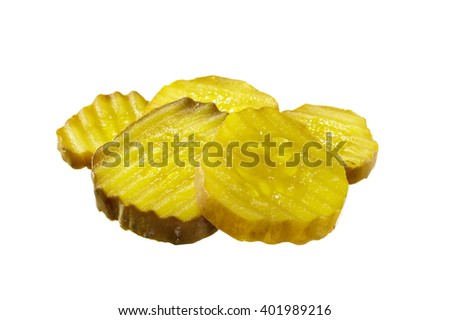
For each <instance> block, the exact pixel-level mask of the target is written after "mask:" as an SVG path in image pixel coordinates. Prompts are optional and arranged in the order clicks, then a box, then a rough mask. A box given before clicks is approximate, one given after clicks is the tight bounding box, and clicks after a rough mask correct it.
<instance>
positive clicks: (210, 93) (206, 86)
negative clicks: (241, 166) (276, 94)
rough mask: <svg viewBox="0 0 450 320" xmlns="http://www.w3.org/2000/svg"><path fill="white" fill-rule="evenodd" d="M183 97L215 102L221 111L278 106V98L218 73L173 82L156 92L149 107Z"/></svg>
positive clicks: (276, 107) (275, 107)
mask: <svg viewBox="0 0 450 320" xmlns="http://www.w3.org/2000/svg"><path fill="white" fill-rule="evenodd" d="M183 97H190V98H192V99H194V100H196V101H200V102H212V103H215V104H216V106H217V108H218V109H219V110H221V111H225V112H237V111H240V110H243V109H246V108H255V109H259V108H263V107H269V108H274V109H278V103H277V101H276V100H275V99H274V98H272V97H271V96H270V95H268V94H267V93H264V92H261V91H259V90H257V89H256V88H254V87H252V86H251V85H250V84H248V83H247V82H245V81H241V80H234V79H228V78H222V77H218V76H208V77H202V78H196V79H192V80H177V81H175V82H172V83H171V84H169V85H167V86H164V87H163V88H162V89H161V90H160V91H159V92H158V93H157V94H156V96H155V97H154V98H153V100H152V101H151V102H150V107H151V108H153V109H154V108H158V107H160V106H163V105H165V104H167V103H169V102H172V101H175V100H178V99H181V98H183Z"/></svg>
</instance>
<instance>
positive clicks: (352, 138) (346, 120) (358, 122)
mask: <svg viewBox="0 0 450 320" xmlns="http://www.w3.org/2000/svg"><path fill="white" fill-rule="evenodd" d="M283 113H284V114H286V115H288V116H290V117H292V118H293V119H294V120H296V121H299V122H301V123H303V124H305V125H306V126H308V128H309V130H310V131H311V133H312V134H313V135H314V136H315V138H316V139H318V140H319V141H321V142H322V143H323V144H324V145H325V144H326V138H325V137H326V133H327V132H331V133H332V134H333V145H337V144H338V143H340V142H341V141H346V143H345V144H344V145H343V147H342V149H341V150H340V151H339V152H338V153H339V155H340V156H341V157H342V160H344V162H345V164H346V165H345V170H346V174H347V179H348V182H349V183H350V184H354V183H357V182H359V181H361V180H363V179H366V178H367V177H368V176H369V174H370V172H371V171H372V169H373V168H374V167H375V164H376V161H377V156H378V143H377V142H376V141H375V140H374V139H373V137H372V133H371V132H370V129H369V128H368V127H367V122H366V119H364V118H363V117H361V116H360V115H358V114H356V113H355V112H353V111H351V110H345V109H340V108H336V107H330V106H320V105H311V104H305V105H302V106H300V107H299V108H297V109H295V110H292V111H291V110H287V111H284V112H283Z"/></svg>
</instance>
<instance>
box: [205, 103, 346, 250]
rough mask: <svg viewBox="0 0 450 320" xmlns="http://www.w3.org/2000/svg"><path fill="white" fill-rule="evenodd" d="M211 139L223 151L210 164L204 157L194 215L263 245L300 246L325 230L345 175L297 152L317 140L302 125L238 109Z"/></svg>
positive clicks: (342, 194) (341, 196)
mask: <svg viewBox="0 0 450 320" xmlns="http://www.w3.org/2000/svg"><path fill="white" fill-rule="evenodd" d="M267 137H268V138H267ZM266 139H268V140H267V141H268V143H265V145H266V146H265V147H263V144H262V143H263V141H265V140H266ZM214 141H215V142H217V143H219V144H220V145H222V146H223V147H224V148H225V150H226V152H224V153H223V154H222V156H221V157H218V158H215V160H219V162H216V163H215V164H214V165H209V164H211V163H214V161H210V162H209V161H206V159H205V156H204V159H203V163H202V166H201V168H200V169H199V170H197V172H196V194H197V202H198V204H199V207H200V210H201V212H202V214H203V215H204V216H205V217H206V218H207V219H208V220H209V221H210V222H211V223H212V224H213V225H215V226H216V227H217V228H218V229H220V230H222V231H224V232H225V233H227V234H229V235H230V236H232V237H233V238H236V239H238V240H244V241H263V242H266V243H271V244H272V243H279V242H292V243H296V244H304V243H306V242H308V241H310V240H317V239H321V238H323V237H324V236H326V235H327V234H328V233H329V232H331V231H332V230H333V228H334V226H335V224H336V220H337V218H338V216H339V214H340V212H341V209H342V207H343V205H344V202H345V198H346V195H347V189H348V182H347V179H346V176H345V170H344V168H343V167H342V166H341V165H339V164H337V163H336V162H331V164H330V165H328V166H327V165H326V162H325V159H324V155H323V154H322V153H319V150H318V149H314V148H309V149H308V148H306V147H305V146H308V145H309V144H311V143H313V144H317V143H318V142H317V141H315V140H314V138H313V137H312V136H311V135H310V133H309V131H308V129H307V128H306V127H305V126H304V125H302V124H301V123H299V122H297V121H295V120H293V119H292V118H290V117H288V116H286V115H284V114H282V113H280V112H278V111H276V110H274V109H270V108H263V109H259V110H255V109H246V110H243V111H241V112H238V113H232V114H230V115H229V116H228V117H227V119H226V120H225V121H224V122H223V124H222V126H221V127H220V129H219V131H218V132H217V134H216V136H215V138H214ZM236 144H239V146H240V147H230V146H236ZM269 144H275V146H273V147H271V148H269V149H268V148H267V145H269ZM282 145H284V146H286V147H281V146H282ZM305 148H306V150H309V152H308V156H306V155H305V153H304V152H303V150H304V149H305ZM281 149H283V150H281ZM303 155H305V156H303ZM298 156H301V157H298ZM257 159H259V160H257ZM299 159H300V161H299ZM317 161H322V164H321V165H318V162H317Z"/></svg>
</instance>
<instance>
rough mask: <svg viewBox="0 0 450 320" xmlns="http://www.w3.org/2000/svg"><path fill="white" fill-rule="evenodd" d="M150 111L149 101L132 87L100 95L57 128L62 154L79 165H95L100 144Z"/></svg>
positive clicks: (69, 162)
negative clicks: (127, 91) (93, 159)
mask: <svg viewBox="0 0 450 320" xmlns="http://www.w3.org/2000/svg"><path fill="white" fill-rule="evenodd" d="M147 111H148V101H146V100H145V99H144V98H143V97H142V96H141V95H140V94H139V93H137V92H135V91H132V92H130V93H129V94H127V95H123V94H121V93H120V92H115V93H113V94H109V95H103V94H101V95H98V96H97V97H96V98H95V100H94V102H93V103H92V104H91V105H89V106H87V107H84V108H83V109H81V110H80V112H78V113H77V114H76V115H74V116H73V117H71V118H70V119H69V120H67V122H66V123H65V125H64V126H63V127H61V128H59V129H58V130H57V132H56V134H57V136H58V150H59V151H60V152H61V156H62V158H63V159H64V161H66V162H67V163H68V164H69V165H70V166H72V167H73V168H75V169H80V168H83V167H88V168H90V167H91V161H92V156H93V154H94V153H95V151H96V150H97V148H98V147H100V146H101V145H103V144H104V143H106V142H108V141H111V140H112V139H114V137H115V136H116V135H118V134H119V133H120V132H121V131H122V130H123V129H125V128H126V127H127V126H128V125H129V124H130V123H132V122H134V121H136V120H137V119H139V118H140V117H142V116H143V115H144V114H145V113H147Z"/></svg>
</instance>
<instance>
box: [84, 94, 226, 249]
mask: <svg viewBox="0 0 450 320" xmlns="http://www.w3.org/2000/svg"><path fill="white" fill-rule="evenodd" d="M226 116H227V114H226V113H222V112H220V111H219V110H217V108H216V106H215V105H214V104H212V103H207V104H204V103H199V102H195V101H193V100H192V99H190V98H183V99H181V100H178V101H176V102H173V103H170V104H168V105H165V106H163V107H161V108H158V109H155V110H153V111H151V112H150V113H149V114H147V115H146V116H144V117H143V118H141V119H140V120H138V121H136V122H135V123H133V124H132V125H130V126H129V127H128V128H126V129H125V130H124V132H122V133H121V134H119V135H118V136H117V137H116V138H115V139H114V141H113V142H112V143H109V144H105V145H104V146H102V147H100V148H99V149H98V150H97V152H96V153H95V155H94V159H93V164H94V165H93V169H92V173H93V181H94V185H95V194H96V199H97V207H98V209H99V210H100V211H103V212H104V213H105V214H106V216H107V217H108V218H110V219H111V220H119V223H120V225H121V226H122V228H124V229H126V230H127V229H129V230H131V231H133V232H135V233H137V234H138V235H140V236H143V237H146V238H151V239H155V240H159V241H166V242H171V243H173V244H184V243H192V242H195V241H198V240H200V239H202V238H205V237H207V236H209V235H211V234H213V233H214V232H215V231H216V228H215V227H214V226H213V225H211V224H210V223H209V222H208V221H207V220H206V219H205V218H204V217H203V216H202V215H201V213H200V210H199V208H198V207H197V204H196V198H195V190H194V175H195V168H194V164H195V162H193V161H194V160H195V161H199V160H200V157H201V148H193V149H194V151H195V153H191V154H193V155H194V157H191V158H189V152H188V148H187V147H186V148H181V147H180V148H179V156H178V157H175V155H174V152H175V148H174V147H171V143H172V142H174V141H176V140H175V139H178V141H180V142H186V141H189V136H190V135H191V134H194V135H195V136H194V137H193V138H194V139H191V140H192V141H193V140H195V142H200V143H205V142H207V141H209V140H211V138H212V136H213V135H214V134H215V133H216V131H217V129H218V127H219V125H220V124H221V123H222V121H223V120H224V119H225V117H226ZM174 136H177V137H178V138H174ZM191 137H192V136H191ZM127 141H128V142H127ZM149 143H150V145H149ZM164 143H168V145H167V150H168V151H167V153H166V154H165V157H164ZM139 144H141V145H142V146H143V148H140V147H139V146H136V145H139ZM108 145H109V147H107V146H108ZM126 145H128V146H129V147H130V148H128V147H126ZM140 149H142V151H141V150H140ZM127 150H129V151H127ZM151 150H153V151H151ZM112 153H114V154H115V155H113V154H112ZM118 155H120V156H121V158H120V157H118ZM142 155H143V157H142ZM164 158H167V164H165V163H164ZM140 159H142V160H141V163H140V161H139V160H140ZM175 159H176V160H175ZM118 160H119V162H120V164H119V162H118ZM122 160H123V161H122ZM175 161H177V163H175ZM180 161H181V162H183V163H184V164H185V166H182V164H181V162H180ZM190 161H192V162H190ZM150 163H152V164H150Z"/></svg>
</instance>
